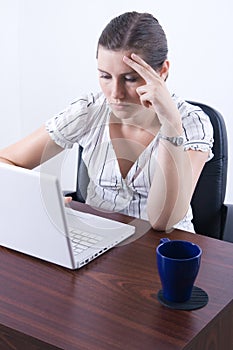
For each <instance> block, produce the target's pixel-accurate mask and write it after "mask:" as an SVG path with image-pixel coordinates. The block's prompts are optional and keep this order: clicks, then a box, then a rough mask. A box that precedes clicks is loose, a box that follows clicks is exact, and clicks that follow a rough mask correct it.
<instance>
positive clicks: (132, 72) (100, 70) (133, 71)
mask: <svg viewBox="0 0 233 350" xmlns="http://www.w3.org/2000/svg"><path fill="white" fill-rule="evenodd" d="M98 71H99V72H101V73H106V74H109V75H111V73H108V72H106V71H105V70H102V69H100V68H98ZM131 74H135V75H139V74H138V73H137V72H136V71H135V70H131V71H130V72H125V73H122V74H121V75H131Z"/></svg>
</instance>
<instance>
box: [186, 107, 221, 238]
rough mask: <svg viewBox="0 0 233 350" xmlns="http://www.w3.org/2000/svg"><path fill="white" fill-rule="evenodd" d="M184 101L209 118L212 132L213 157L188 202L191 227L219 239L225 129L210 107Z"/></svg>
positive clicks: (215, 112) (217, 113) (219, 117)
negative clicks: (189, 202)
mask: <svg viewBox="0 0 233 350" xmlns="http://www.w3.org/2000/svg"><path fill="white" fill-rule="evenodd" d="M188 102H189V103H191V104H193V105H195V106H199V107H200V108H201V109H202V110H203V111H204V112H205V113H206V114H207V115H208V116H209V118H210V121H211V123H212V125H213V129H214V144H213V153H214V157H213V158H212V159H211V160H210V161H208V162H207V163H206V164H205V166H204V168H203V171H202V173H201V176H200V178H199V180H198V183H197V186H196V188H195V191H194V194H193V197H192V201H191V206H192V210H193V224H194V228H195V231H196V232H197V233H200V234H204V235H207V236H210V237H214V238H218V239H222V235H223V228H224V227H223V226H224V206H223V203H224V199H225V193H226V181H227V164H228V146H227V132H226V126H225V122H224V119H223V117H222V115H221V114H220V113H219V112H218V111H216V110H215V109H214V108H212V107H210V106H208V105H205V104H203V103H199V102H193V101H188Z"/></svg>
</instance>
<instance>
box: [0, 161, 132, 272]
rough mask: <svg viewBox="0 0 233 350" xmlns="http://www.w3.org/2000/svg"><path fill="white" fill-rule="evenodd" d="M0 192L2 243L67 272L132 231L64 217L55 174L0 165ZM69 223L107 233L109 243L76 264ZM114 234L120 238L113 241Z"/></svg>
mask: <svg viewBox="0 0 233 350" xmlns="http://www.w3.org/2000/svg"><path fill="white" fill-rule="evenodd" d="M0 191H1V196H0V210H1V220H0V244H1V245H2V246H5V247H8V248H11V249H14V250H16V251H19V252H22V253H25V254H28V255H31V256H34V257H37V258H40V259H43V260H46V261H49V262H53V263H55V264H58V265H61V266H64V267H67V268H71V269H75V268H79V267H81V266H83V265H84V262H85V263H87V262H89V261H91V260H92V259H93V258H95V257H97V256H98V255H100V254H99V252H100V251H101V253H102V252H104V251H106V250H108V249H110V248H111V247H113V246H114V245H116V244H117V243H119V242H120V241H122V240H123V239H126V238H127V237H129V236H131V235H132V234H133V233H134V230H135V228H134V227H133V226H130V225H126V224H122V223H119V222H115V221H113V220H108V219H103V218H98V217H97V216H95V215H91V214H87V215H86V216H85V214H84V216H81V217H80V214H79V215H77V214H76V215H75V213H74V215H67V214H66V212H65V209H66V208H65V206H64V201H63V197H62V191H61V188H60V184H59V181H58V179H57V177H55V176H53V175H48V174H44V173H41V172H38V171H34V170H28V169H24V168H20V167H15V166H11V165H7V164H3V163H0ZM67 210H69V209H67ZM69 214H72V213H69ZM89 215H91V217H93V220H92V219H90V216H89ZM75 216H76V219H74V218H75ZM67 221H69V225H70V221H71V225H72V226H75V225H76V226H77V228H78V227H81V228H82V229H83V230H86V229H90V226H91V229H92V230H93V229H95V227H97V228H98V231H103V233H104V234H106V235H107V242H106V243H104V242H102V245H101V247H100V246H97V247H96V250H97V252H95V250H93V249H92V250H91V253H88V252H86V254H89V255H88V257H86V256H84V255H82V256H80V261H79V260H77V259H76V257H75V256H74V253H73V249H72V244H71V240H70V236H69V233H68V223H67ZM90 222H92V223H91V225H90ZM117 232H120V233H121V232H123V234H121V235H120V237H119V238H117ZM111 237H112V238H111ZM106 247H107V249H106ZM102 248H103V249H102Z"/></svg>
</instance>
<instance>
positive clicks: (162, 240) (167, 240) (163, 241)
mask: <svg viewBox="0 0 233 350" xmlns="http://www.w3.org/2000/svg"><path fill="white" fill-rule="evenodd" d="M169 241H170V239H169V238H161V239H160V244H162V243H166V242H169Z"/></svg>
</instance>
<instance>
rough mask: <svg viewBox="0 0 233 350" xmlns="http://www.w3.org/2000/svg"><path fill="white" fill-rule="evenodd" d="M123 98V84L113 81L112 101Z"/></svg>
mask: <svg viewBox="0 0 233 350" xmlns="http://www.w3.org/2000/svg"><path fill="white" fill-rule="evenodd" d="M124 97H125V87H124V84H123V82H121V81H119V80H115V81H113V84H112V99H114V100H122V99H123V98H124Z"/></svg>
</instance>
